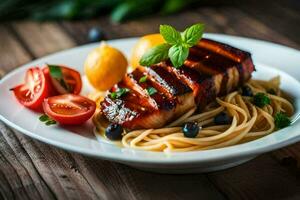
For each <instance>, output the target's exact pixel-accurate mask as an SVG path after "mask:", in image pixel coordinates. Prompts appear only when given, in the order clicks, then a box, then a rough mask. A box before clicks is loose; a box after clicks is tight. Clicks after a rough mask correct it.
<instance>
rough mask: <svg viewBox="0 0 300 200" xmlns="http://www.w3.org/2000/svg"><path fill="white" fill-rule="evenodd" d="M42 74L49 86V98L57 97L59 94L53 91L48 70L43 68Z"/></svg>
mask: <svg viewBox="0 0 300 200" xmlns="http://www.w3.org/2000/svg"><path fill="white" fill-rule="evenodd" d="M43 73H44V75H45V79H46V82H47V83H48V86H49V88H48V89H49V96H50V97H52V96H56V95H59V93H58V92H57V91H56V90H55V88H54V86H53V84H52V81H51V77H50V73H49V68H48V67H44V68H43Z"/></svg>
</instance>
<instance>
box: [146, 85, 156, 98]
mask: <svg viewBox="0 0 300 200" xmlns="http://www.w3.org/2000/svg"><path fill="white" fill-rule="evenodd" d="M146 90H147V93H148V94H149V96H151V95H153V94H155V93H157V90H156V89H155V88H154V87H148V88H147V89H146Z"/></svg>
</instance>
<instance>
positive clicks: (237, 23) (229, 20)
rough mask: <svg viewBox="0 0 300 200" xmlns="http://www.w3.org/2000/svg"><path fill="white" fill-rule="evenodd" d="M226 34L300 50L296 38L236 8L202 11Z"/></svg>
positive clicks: (201, 10) (201, 11)
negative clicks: (286, 35) (283, 33)
mask: <svg viewBox="0 0 300 200" xmlns="http://www.w3.org/2000/svg"><path fill="white" fill-rule="evenodd" d="M199 12H200V13H201V14H202V15H205V16H206V17H207V18H210V19H211V20H212V21H214V23H215V25H217V26H218V27H220V30H222V31H224V33H226V34H232V35H239V36H245V37H252V38H257V39H262V40H267V41H271V42H276V43H280V44H283V45H287V46H291V47H294V48H299V47H300V45H299V44H297V42H295V41H296V40H294V39H295V38H288V37H285V36H283V35H281V34H280V33H277V32H276V31H274V30H273V29H272V28H270V27H268V26H266V25H265V24H263V23H261V22H260V21H258V20H256V19H254V18H252V17H250V16H248V15H247V14H245V13H243V12H241V11H240V10H238V9H235V8H222V9H200V10H199Z"/></svg>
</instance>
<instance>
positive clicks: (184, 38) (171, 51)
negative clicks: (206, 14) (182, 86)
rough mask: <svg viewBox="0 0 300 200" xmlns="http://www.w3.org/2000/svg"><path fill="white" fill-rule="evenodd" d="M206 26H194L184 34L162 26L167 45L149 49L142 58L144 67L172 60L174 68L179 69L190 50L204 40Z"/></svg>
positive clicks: (170, 27) (161, 31) (168, 26)
mask: <svg viewBox="0 0 300 200" xmlns="http://www.w3.org/2000/svg"><path fill="white" fill-rule="evenodd" d="M203 30H204V24H200V23H198V24H194V25H192V26H190V27H188V28H187V29H185V30H184V31H183V32H179V31H177V30H176V29H175V28H173V27H172V26H170V25H160V27H159V32H160V34H161V35H162V36H163V38H164V40H165V41H166V43H163V44H160V45H157V46H155V47H153V48H151V49H149V50H148V51H147V52H146V53H145V54H144V55H143V56H142V58H141V60H140V64H141V65H142V66H150V65H153V64H156V63H159V62H161V61H163V60H166V59H168V58H169V59H170V60H171V62H172V64H173V66H174V67H176V68H179V67H181V66H182V65H183V63H184V61H185V60H186V59H187V57H188V55H189V48H190V47H192V46H194V45H196V44H197V43H198V42H199V40H200V39H201V38H202V35H203Z"/></svg>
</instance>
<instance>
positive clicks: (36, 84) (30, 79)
mask: <svg viewBox="0 0 300 200" xmlns="http://www.w3.org/2000/svg"><path fill="white" fill-rule="evenodd" d="M11 90H12V91H13V92H14V94H15V96H16V98H17V99H18V101H19V102H20V103H21V104H22V105H24V106H26V107H28V108H31V109H34V110H39V109H41V108H42V103H43V101H44V98H46V97H48V95H49V85H48V83H47V81H46V79H45V76H44V74H43V72H42V70H40V69H39V68H38V67H34V68H30V69H28V70H27V72H26V75H25V83H24V84H20V85H18V86H16V87H14V88H12V89H11Z"/></svg>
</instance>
